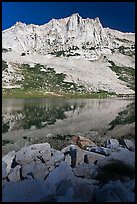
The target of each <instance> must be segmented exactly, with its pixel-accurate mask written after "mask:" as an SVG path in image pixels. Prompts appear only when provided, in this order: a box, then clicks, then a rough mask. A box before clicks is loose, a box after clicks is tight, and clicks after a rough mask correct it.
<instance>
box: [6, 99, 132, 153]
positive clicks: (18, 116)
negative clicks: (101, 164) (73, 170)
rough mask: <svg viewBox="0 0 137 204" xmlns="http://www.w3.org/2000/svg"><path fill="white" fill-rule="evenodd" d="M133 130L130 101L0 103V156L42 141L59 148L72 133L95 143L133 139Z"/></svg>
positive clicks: (17, 101) (20, 101) (71, 100)
mask: <svg viewBox="0 0 137 204" xmlns="http://www.w3.org/2000/svg"><path fill="white" fill-rule="evenodd" d="M134 129H135V101H134V99H122V98H108V99H61V98H45V99H43V98H42V99H41V98H40V99H3V100H2V132H3V135H2V145H3V151H4V153H7V152H8V151H11V150H14V149H15V150H18V149H19V148H21V147H23V146H24V145H28V144H33V143H40V142H46V141H47V142H50V143H51V144H52V146H54V147H56V148H58V149H59V148H62V147H63V145H64V142H65V141H67V140H69V139H70V138H71V136H72V135H75V134H81V135H85V134H87V135H88V137H89V136H91V138H90V139H93V140H94V141H95V142H97V143H99V142H101V141H102V140H104V139H107V138H110V137H111V138H120V137H123V136H126V137H134V135H135V132H134ZM93 131H94V132H93ZM92 133H94V134H92ZM97 133H98V134H97Z"/></svg>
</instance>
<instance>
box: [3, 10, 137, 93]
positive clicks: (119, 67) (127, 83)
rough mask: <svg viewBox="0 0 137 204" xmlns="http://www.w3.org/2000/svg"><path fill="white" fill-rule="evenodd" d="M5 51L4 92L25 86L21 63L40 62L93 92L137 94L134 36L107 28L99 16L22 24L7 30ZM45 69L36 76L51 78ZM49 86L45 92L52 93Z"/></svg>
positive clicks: (45, 85) (4, 40) (59, 90)
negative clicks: (135, 89) (42, 23)
mask: <svg viewBox="0 0 137 204" xmlns="http://www.w3.org/2000/svg"><path fill="white" fill-rule="evenodd" d="M2 53H3V54H2V60H3V61H2V63H3V64H2V87H3V88H8V89H9V88H23V83H24V82H23V81H25V80H26V78H25V75H24V71H23V70H24V69H23V68H22V64H27V65H29V66H30V68H33V67H34V68H36V66H35V65H36V64H41V65H43V66H45V67H49V68H54V70H55V72H56V73H63V74H65V80H64V81H65V82H71V83H75V85H78V86H79V85H80V86H81V85H82V87H83V90H86V91H88V92H90V93H91V92H99V91H106V92H109V93H116V94H134V86H135V85H134V84H135V83H134V81H135V80H134V68H135V33H123V32H120V31H117V30H113V29H110V28H104V27H103V26H102V23H101V22H100V19H99V18H98V17H97V18H94V19H89V18H86V19H83V18H82V17H81V16H79V14H77V13H76V14H73V15H71V16H70V17H67V18H62V19H52V20H51V21H50V22H48V23H46V24H44V25H41V26H39V25H34V24H30V25H26V24H25V23H21V22H17V23H16V24H15V25H13V26H12V27H11V28H9V29H7V30H4V31H2ZM32 64H33V66H32ZM45 67H43V68H41V69H40V70H39V72H37V74H38V75H41V73H42V76H43V75H44V74H46V73H44V71H43V70H44V69H45ZM29 70H32V69H29ZM87 73H88V74H87ZM42 76H41V77H42ZM64 81H62V82H63V83H64ZM25 83H26V84H27V83H28V82H26V81H25ZM48 83H49V82H46V83H45V84H42V89H43V90H45V91H49V90H48V89H46V87H47V86H48V85H49V84H48ZM39 85H40V81H39ZM40 86H41V85H40ZM40 86H38V87H37V89H39V87H40ZM50 87H53V84H50ZM70 89H71V87H70ZM61 90H62V87H59V89H58V92H61ZM50 91H52V92H55V90H51V89H50ZM66 92H68V90H67V91H66ZM70 92H71V90H70Z"/></svg>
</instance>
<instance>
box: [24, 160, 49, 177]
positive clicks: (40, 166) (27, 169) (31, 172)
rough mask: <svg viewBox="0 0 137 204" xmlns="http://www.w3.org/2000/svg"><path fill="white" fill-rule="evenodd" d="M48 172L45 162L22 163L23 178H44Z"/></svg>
mask: <svg viewBox="0 0 137 204" xmlns="http://www.w3.org/2000/svg"><path fill="white" fill-rule="evenodd" d="M48 174H49V170H48V167H47V165H46V164H45V163H41V162H40V161H38V162H34V161H33V162H32V163H30V164H26V165H23V167H22V176H23V178H43V179H45V178H46V177H47V175H48Z"/></svg>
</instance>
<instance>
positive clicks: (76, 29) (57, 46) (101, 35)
mask: <svg viewBox="0 0 137 204" xmlns="http://www.w3.org/2000/svg"><path fill="white" fill-rule="evenodd" d="M134 38H135V35H134V33H122V32H119V31H116V30H112V29H109V28H103V26H102V24H101V22H100V20H99V18H98V17H97V18H95V19H89V18H87V19H83V18H82V17H81V16H79V14H77V13H76V14H73V15H71V16H70V17H67V18H64V19H57V20H56V19H52V20H51V21H50V22H49V23H47V24H44V25H41V26H38V25H33V24H30V25H26V24H25V23H21V22H17V23H16V24H15V25H14V26H12V27H11V28H9V29H7V30H5V31H3V33H2V46H3V48H12V50H13V51H17V52H20V53H23V52H25V53H28V54H29V53H41V54H48V53H52V52H56V51H61V50H63V51H66V52H67V51H70V50H72V51H73V53H78V54H80V55H82V56H87V57H88V55H89V54H91V53H93V54H94V55H95V56H96V57H97V56H99V55H100V54H101V53H103V52H108V53H111V52H112V51H111V49H115V48H117V47H119V46H121V45H123V46H126V45H127V44H128V45H129V46H130V47H131V46H132V45H134V41H135V39H134ZM74 51H75V52H74Z"/></svg>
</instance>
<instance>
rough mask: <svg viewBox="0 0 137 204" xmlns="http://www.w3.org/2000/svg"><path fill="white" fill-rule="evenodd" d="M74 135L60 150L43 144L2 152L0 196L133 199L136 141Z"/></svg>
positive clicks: (33, 199)
mask: <svg viewBox="0 0 137 204" xmlns="http://www.w3.org/2000/svg"><path fill="white" fill-rule="evenodd" d="M77 139H78V141H77V144H78V145H77V144H74V143H73V144H70V145H68V146H66V147H65V148H63V149H62V150H61V151H59V150H56V149H53V148H52V147H51V146H50V144H48V143H43V144H33V145H30V146H25V147H23V148H22V149H21V150H20V151H18V152H15V151H12V152H9V153H8V154H7V155H5V156H3V158H2V201H3V202H45V201H46V202H48V201H49V202H52V201H53V202H92V201H96V202H135V176H134V168H135V144H134V141H131V140H124V141H123V144H122V145H121V144H119V142H118V141H117V140H116V139H109V140H107V141H106V143H105V144H104V146H101V147H98V146H97V145H95V143H93V142H92V141H89V140H87V139H86V138H84V137H81V136H80V137H78V138H77ZM80 147H81V148H80Z"/></svg>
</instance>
